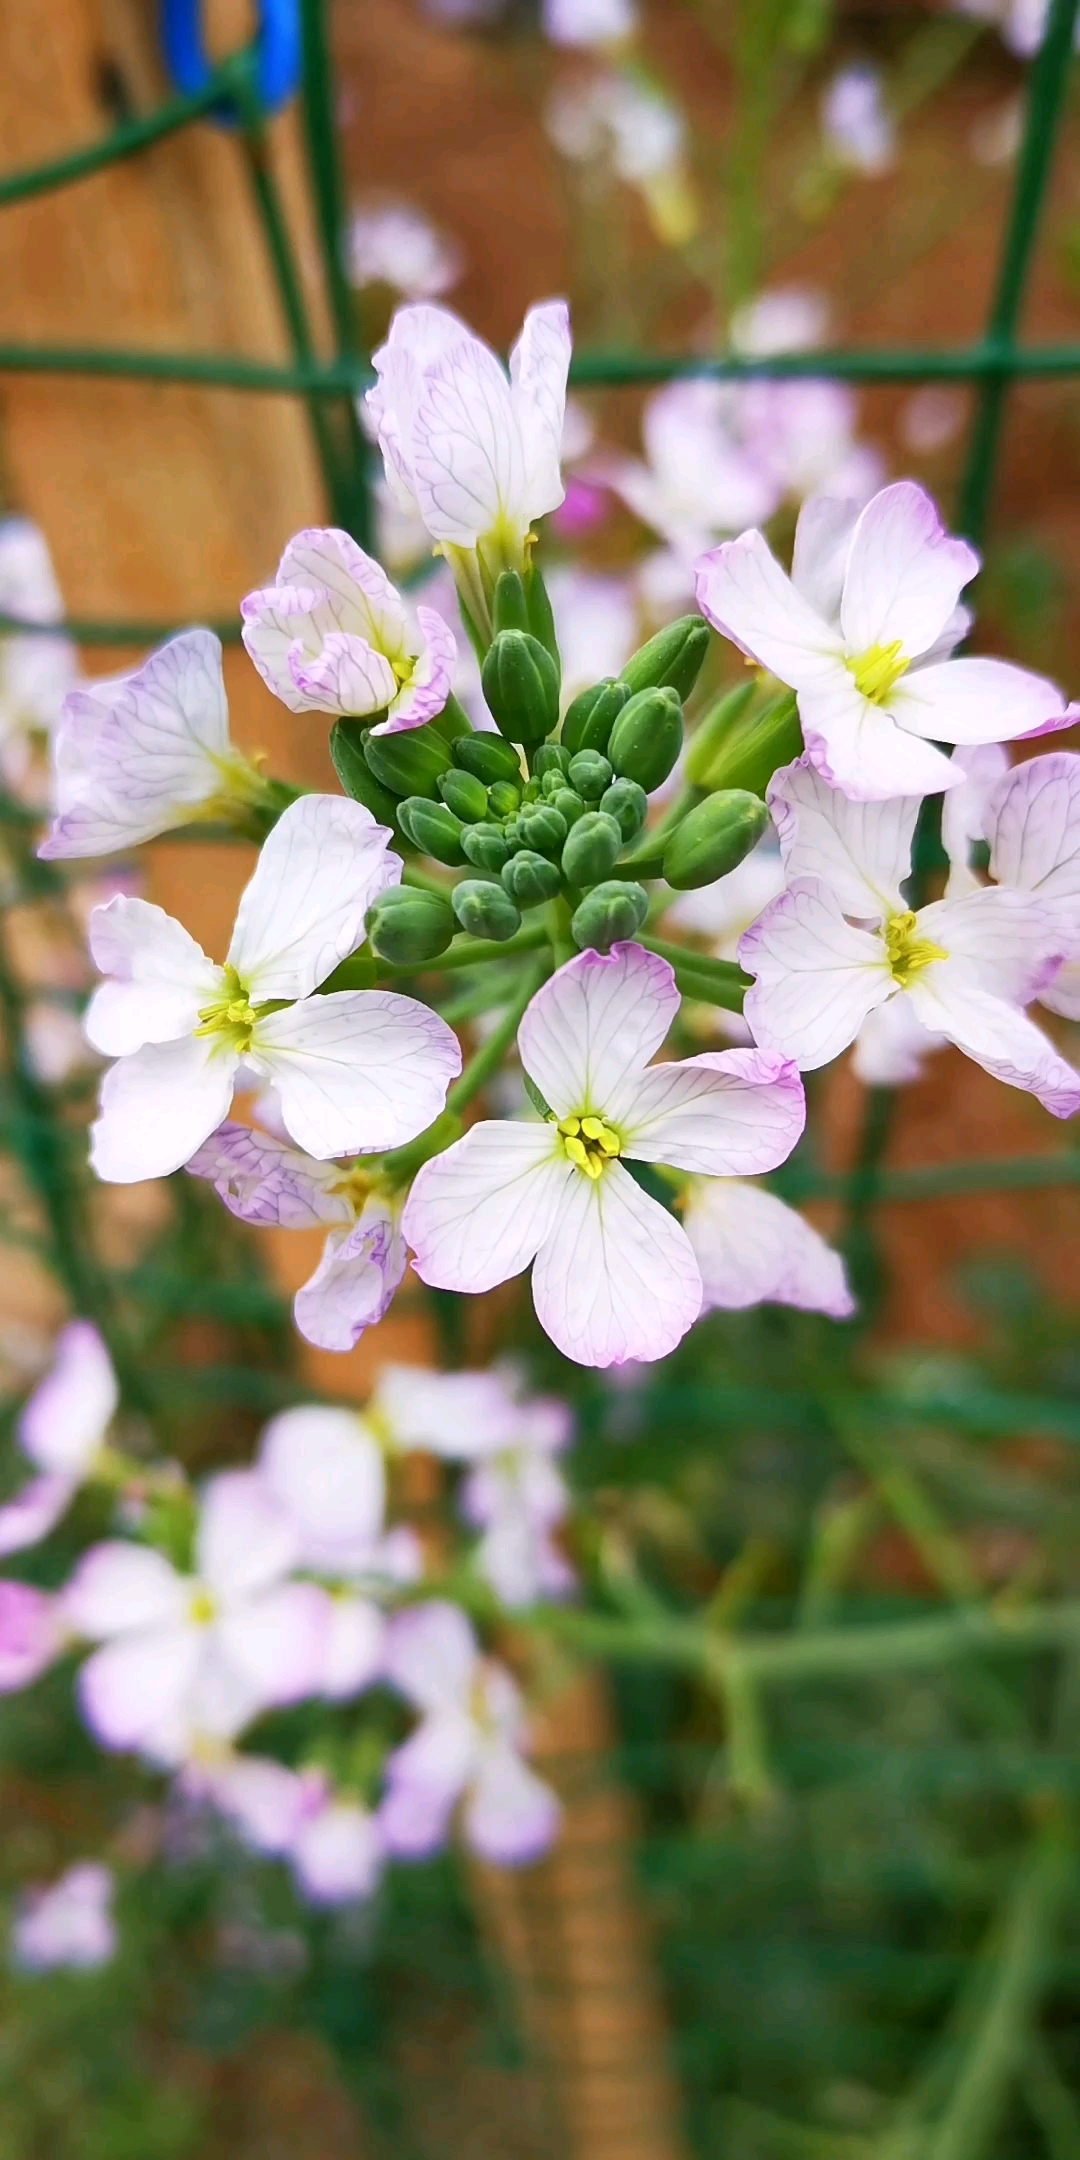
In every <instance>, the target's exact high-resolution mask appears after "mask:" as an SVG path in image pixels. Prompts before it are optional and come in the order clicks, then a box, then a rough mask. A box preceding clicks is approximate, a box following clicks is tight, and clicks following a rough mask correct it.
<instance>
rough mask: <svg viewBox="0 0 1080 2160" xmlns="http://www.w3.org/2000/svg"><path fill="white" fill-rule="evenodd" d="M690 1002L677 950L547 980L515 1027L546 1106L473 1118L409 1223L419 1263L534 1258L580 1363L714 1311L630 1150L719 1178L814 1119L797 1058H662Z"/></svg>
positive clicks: (438, 1269) (624, 950) (537, 1283)
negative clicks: (676, 963)
mask: <svg viewBox="0 0 1080 2160" xmlns="http://www.w3.org/2000/svg"><path fill="white" fill-rule="evenodd" d="M678 1009H679V993H678V991H677V990H676V988H675V977H674V975H673V973H672V970H671V968H670V967H669V966H668V964H667V961H666V960H661V959H659V958H658V957H657V955H656V954H654V953H649V952H646V951H644V949H643V948H642V947H641V946H640V945H631V944H627V945H615V946H613V948H612V950H611V952H610V953H608V954H607V955H606V956H603V955H601V954H599V953H596V952H583V953H581V954H579V955H578V957H577V958H576V959H574V960H571V961H568V963H567V964H566V966H565V967H562V968H560V969H559V971H558V973H557V974H556V975H555V976H553V977H552V979H551V981H550V982H548V983H546V984H545V985H544V987H543V988H542V989H541V990H539V991H538V992H537V994H536V996H535V997H534V998H533V1000H532V1003H531V1004H530V1005H529V1007H528V1009H527V1011H526V1013H525V1016H524V1019H523V1020H522V1023H521V1028H520V1031H519V1035H518V1048H519V1051H520V1055H521V1061H522V1064H523V1066H524V1068H525V1071H526V1073H527V1074H528V1076H529V1078H530V1079H531V1080H532V1081H533V1083H534V1085H535V1086H536V1088H537V1090H538V1091H539V1093H540V1095H541V1097H542V1098H543V1100H544V1101H545V1102H546V1103H547V1104H548V1105H549V1108H550V1114H549V1116H548V1117H547V1118H546V1119H545V1120H543V1121H542V1122H527V1121H522V1122H520V1123H500V1122H495V1121H492V1122H488V1123H484V1124H480V1125H474V1126H473V1127H472V1130H471V1131H470V1132H467V1133H466V1134H465V1136H464V1138H463V1139H461V1140H457V1141H455V1143H454V1145H453V1146H452V1147H450V1148H448V1149H447V1150H446V1152H445V1154H443V1155H439V1156H436V1157H435V1158H434V1160H433V1161H431V1162H428V1163H425V1164H424V1166H423V1168H422V1169H421V1170H420V1172H419V1174H418V1176H417V1178H416V1181H415V1183H414V1185H413V1189H412V1192H411V1194H410V1196H409V1199H408V1201H407V1203H406V1207H405V1214H404V1217H403V1226H404V1230H405V1236H406V1238H407V1239H408V1242H409V1244H410V1246H411V1247H412V1249H413V1252H414V1254H415V1265H416V1270H417V1273H418V1274H419V1275H420V1277H421V1279H422V1280H423V1281H424V1282H429V1283H433V1284H435V1285H436V1286H437V1287H439V1288H442V1289H455V1290H468V1291H481V1290H490V1289H491V1288H492V1287H493V1285H494V1284H495V1283H499V1282H505V1281H506V1280H507V1278H508V1277H509V1276H511V1275H519V1274H520V1273H521V1271H522V1269H524V1268H526V1267H528V1265H529V1263H530V1261H535V1266H534V1269H533V1302H534V1304H535V1306H536V1311H537V1315H538V1317H539V1320H540V1322H541V1325H542V1326H543V1327H544V1328H546V1330H547V1332H548V1334H549V1335H550V1336H551V1339H552V1341H553V1342H554V1343H556V1344H557V1346H558V1348H559V1349H560V1350H561V1351H562V1352H563V1354H564V1356H566V1357H570V1358H574V1359H575V1360H576V1361H577V1362H578V1363H579V1364H583V1365H619V1364H622V1363H623V1362H624V1361H625V1360H626V1359H627V1358H641V1359H652V1358H658V1357H664V1356H665V1355H666V1354H667V1352H668V1351H669V1350H672V1349H674V1347H675V1344H676V1343H677V1342H678V1341H679V1340H680V1338H681V1337H682V1336H683V1335H685V1333H686V1330H687V1328H688V1327H690V1326H691V1325H692V1323H693V1322H694V1321H695V1320H696V1319H697V1316H698V1314H699V1312H700V1310H701V1297H702V1290H701V1276H700V1273H699V1271H698V1265H697V1262H696V1260H695V1258H694V1255H693V1251H692V1249H691V1246H690V1241H689V1239H688V1238H687V1236H686V1232H685V1231H684V1230H683V1229H682V1227H681V1225H680V1224H679V1223H677V1222H676V1221H675V1218H674V1216H672V1215H670V1214H669V1213H668V1211H667V1209H666V1208H663V1207H661V1205H660V1204H659V1202H658V1201H656V1200H652V1199H650V1198H649V1197H648V1195H647V1194H646V1193H644V1192H643V1191H642V1189H641V1187H640V1185H638V1184H637V1183H636V1182H635V1180H634V1179H633V1177H632V1176H631V1175H630V1172H629V1170H628V1169H627V1168H626V1162H627V1161H637V1162H649V1163H667V1164H671V1165H673V1166H674V1167H675V1168H677V1169H682V1170H689V1171H691V1172H696V1173H697V1174H698V1175H701V1176H705V1177H732V1176H739V1175H743V1174H745V1173H747V1172H753V1171H759V1170H771V1169H774V1168H775V1166H776V1164H777V1163H779V1162H782V1161H783V1160H784V1158H785V1156H786V1155H788V1154H790V1152H791V1149H792V1148H793V1147H794V1145H795V1142H796V1140H797V1139H798V1137H799V1134H800V1132H801V1131H802V1126H803V1120H804V1116H805V1105H804V1102H803V1092H802V1085H801V1082H800V1080H799V1077H798V1073H797V1072H796V1070H795V1067H794V1065H792V1064H791V1063H790V1062H789V1059H788V1056H787V1054H786V1053H785V1054H783V1055H779V1056H777V1055H773V1054H771V1053H768V1052H762V1051H760V1050H724V1051H719V1052H716V1053H706V1054H705V1055H704V1056H701V1057H695V1058H689V1059H687V1060H686V1062H685V1063H682V1064H670V1065H655V1066H650V1065H649V1063H648V1060H649V1059H650V1058H651V1057H652V1056H653V1055H654V1053H655V1052H656V1051H657V1050H659V1048H660V1045H661V1043H662V1042H663V1040H664V1037H665V1035H666V1034H667V1032H668V1029H669V1028H670V1026H671V1023H672V1021H673V1020H674V1018H675V1015H676V1013H677V1011H678Z"/></svg>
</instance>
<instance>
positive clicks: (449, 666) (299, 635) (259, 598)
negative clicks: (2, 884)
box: [240, 528, 457, 735]
mask: <svg viewBox="0 0 1080 2160" xmlns="http://www.w3.org/2000/svg"><path fill="white" fill-rule="evenodd" d="M240 612H241V614H242V616H243V618H244V630H243V637H244V644H245V646H246V647H247V651H248V653H249V655H250V657H251V659H252V660H253V661H254V663H255V666H256V667H257V668H258V671H259V673H260V675H261V676H262V679H263V681H264V683H265V684H266V686H267V689H268V690H272V691H273V693H274V696H275V697H277V698H280V699H281V702H282V704H283V705H287V706H288V708H289V711H290V712H294V713H303V712H324V713H336V714H339V715H340V714H345V713H353V714H356V715H357V716H359V717H365V716H366V715H368V714H370V713H385V715H386V717H385V719H382V720H379V721H377V723H376V725H375V727H374V728H373V729H372V734H374V735H399V734H401V733H402V732H403V731H404V730H406V729H408V728H416V727H422V726H423V724H424V722H425V720H432V719H434V717H435V715H436V713H440V712H441V711H442V709H443V706H444V705H445V703H446V700H447V698H448V697H449V695H450V682H451V677H452V674H453V669H454V662H455V659H456V657H457V645H456V643H455V640H454V633H453V631H452V630H451V628H450V626H449V624H448V623H447V622H445V621H444V620H443V617H442V616H441V615H439V614H436V612H435V609H434V608H430V607H418V608H417V610H416V621H417V629H416V630H415V631H414V630H413V629H412V627H411V625H410V622H409V617H408V615H407V613H406V609H405V603H404V601H403V600H402V598H401V595H400V593H399V592H397V591H396V590H395V588H394V586H393V585H391V583H390V580H389V578H388V577H387V575H386V572H385V570H383V569H382V567H381V565H380V564H379V563H377V562H376V561H375V560H374V558H373V557H372V556H371V555H365V553H364V551H363V548H360V547H357V544H356V542H355V540H353V539H351V538H350V536H349V534H348V533H346V532H338V531H336V530H335V529H334V528H330V529H329V530H327V531H318V530H316V531H312V532H300V533H297V534H296V536H295V538H294V539H292V540H290V542H289V545H288V547H287V548H286V550H285V553H284V555H283V556H282V558H281V561H280V562H279V564H278V568H277V576H276V578H275V579H274V583H273V584H272V585H269V586H267V587H266V588H265V589H264V590H263V591H261V592H253V593H249V594H248V596H247V598H246V600H242V601H241V603H240Z"/></svg>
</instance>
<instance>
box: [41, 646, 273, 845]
mask: <svg viewBox="0 0 1080 2160" xmlns="http://www.w3.org/2000/svg"><path fill="white" fill-rule="evenodd" d="M264 792H265V790H264V783H263V782H262V780H261V779H260V776H259V774H258V773H257V772H256V771H255V770H254V768H253V766H251V765H250V764H249V763H248V761H247V759H246V758H244V757H241V755H240V753H239V751H236V750H234V749H233V747H232V744H231V743H230V741H229V711H228V706H227V704H226V702H225V683H224V679H223V677H222V672H221V642H220V640H219V639H218V638H216V637H215V636H214V633H213V631H212V630H185V631H183V633H182V634H181V636H180V637H176V638H172V639H170V642H169V643H168V644H167V645H163V646H162V647H161V650H160V651H159V652H155V653H151V655H150V658H149V660H145V661H144V662H143V664H142V666H141V667H139V668H136V669H135V671H134V673H133V674H131V675H119V676H117V677H116V679H115V681H110V682H94V683H84V684H82V685H81V687H80V688H79V689H78V690H73V691H72V692H71V694H70V695H69V697H68V698H67V699H66V700H65V704H64V711H63V716H62V718H61V722H60V726H59V728H58V730H57V733H56V736H55V740H54V744H53V805H54V809H55V813H56V814H55V816H54V818H53V823H52V826H51V828H50V830H49V835H48V838H47V839H46V840H45V841H43V843H42V846H41V848H40V850H39V853H40V854H41V855H43V856H44V857H45V859H46V860H47V861H49V860H60V859H63V858H65V857H73V856H83V855H109V854H112V853H114V852H115V850H116V849H117V848H128V847H135V846H137V845H138V843H139V842H140V841H142V840H153V839H154V837H155V836H156V834H158V833H163V832H171V831H172V830H173V829H174V827H175V826H177V825H189V824H191V823H193V822H194V821H196V820H199V819H205V818H213V817H220V816H227V815H228V814H229V812H230V810H232V809H234V808H235V806H236V804H237V803H238V802H241V803H245V802H252V801H255V800H257V799H258V798H259V797H260V796H261V795H262V794H263V793H264Z"/></svg>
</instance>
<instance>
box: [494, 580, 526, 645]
mask: <svg viewBox="0 0 1080 2160" xmlns="http://www.w3.org/2000/svg"><path fill="white" fill-rule="evenodd" d="M491 624H492V628H493V630H494V632H495V635H496V637H497V636H498V634H499V631H500V630H528V629H529V628H530V627H531V625H530V623H529V609H528V604H527V602H526V599H525V585H524V580H523V579H522V578H521V576H520V574H519V572H518V571H516V570H504V571H503V572H502V574H501V576H500V577H497V578H496V580H495V591H494V594H493V596H492V602H491Z"/></svg>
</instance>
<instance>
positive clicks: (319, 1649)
mask: <svg viewBox="0 0 1080 2160" xmlns="http://www.w3.org/2000/svg"><path fill="white" fill-rule="evenodd" d="M326 1628H327V1598H326V1594H325V1592H324V1591H322V1590H320V1589H319V1588H318V1587H317V1585H316V1584H315V1583H300V1582H292V1583H283V1584H282V1586H281V1588H280V1589H279V1590H268V1591H266V1592H265V1594H264V1595H263V1596H262V1597H255V1598H252V1599H251V1600H250V1601H249V1602H248V1603H247V1604H244V1605H237V1606H234V1607H231V1608H230V1609H229V1610H228V1611H226V1612H223V1613H222V1614H221V1616H220V1618H219V1619H218V1620H216V1621H215V1623H214V1642H215V1646H216V1648H217V1650H218V1652H219V1653H220V1655H221V1656H222V1657H223V1658H224V1660H225V1661H226V1663H227V1664H228V1665H231V1666H232V1668H233V1670H234V1671H235V1672H236V1673H237V1674H238V1675H239V1678H240V1680H241V1681H242V1682H243V1684H244V1685H245V1686H246V1687H249V1688H250V1689H251V1691H252V1694H253V1696H254V1697H255V1698H256V1700H257V1702H258V1704H259V1706H260V1707H261V1708H264V1709H267V1708H269V1707H270V1706H271V1705H275V1704H281V1703H294V1702H300V1701H302V1700H303V1698H304V1696H305V1695H314V1694H317V1693H318V1691H319V1689H320V1688H321V1686H322V1681H323V1673H324V1671H325V1663H326Z"/></svg>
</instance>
